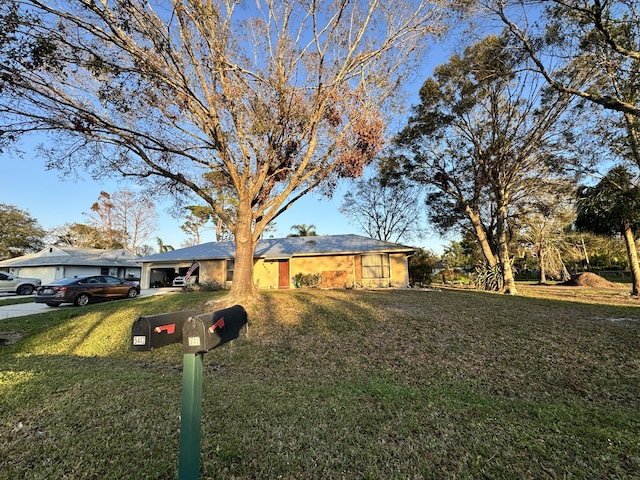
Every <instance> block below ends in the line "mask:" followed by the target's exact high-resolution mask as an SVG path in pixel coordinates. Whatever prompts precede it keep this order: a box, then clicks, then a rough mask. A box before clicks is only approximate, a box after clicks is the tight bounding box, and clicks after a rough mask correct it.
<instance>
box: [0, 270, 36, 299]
mask: <svg viewBox="0 0 640 480" xmlns="http://www.w3.org/2000/svg"><path fill="white" fill-rule="evenodd" d="M41 284H42V282H41V281H40V279H39V278H22V277H16V276H15V275H11V274H10V273H6V272H0V292H5V293H15V294H16V295H31V294H32V293H33V291H34V290H35V289H36V288H38V287H39V286H40V285H41Z"/></svg>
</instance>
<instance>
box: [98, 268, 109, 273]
mask: <svg viewBox="0 0 640 480" xmlns="http://www.w3.org/2000/svg"><path fill="white" fill-rule="evenodd" d="M100 275H109V267H101V268H100Z"/></svg>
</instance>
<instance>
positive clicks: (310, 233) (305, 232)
mask: <svg viewBox="0 0 640 480" xmlns="http://www.w3.org/2000/svg"><path fill="white" fill-rule="evenodd" d="M291 230H296V232H297V233H290V234H289V235H287V237H315V236H317V235H318V234H317V233H316V226H315V225H305V224H304V223H303V224H301V225H293V226H292V227H291Z"/></svg>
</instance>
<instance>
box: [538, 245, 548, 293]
mask: <svg viewBox="0 0 640 480" xmlns="http://www.w3.org/2000/svg"><path fill="white" fill-rule="evenodd" d="M538 252H539V253H538V257H539V260H540V284H541V285H544V284H546V283H547V267H546V265H545V263H546V262H547V259H546V252H545V248H544V247H543V246H542V244H541V245H540V246H539V247H538Z"/></svg>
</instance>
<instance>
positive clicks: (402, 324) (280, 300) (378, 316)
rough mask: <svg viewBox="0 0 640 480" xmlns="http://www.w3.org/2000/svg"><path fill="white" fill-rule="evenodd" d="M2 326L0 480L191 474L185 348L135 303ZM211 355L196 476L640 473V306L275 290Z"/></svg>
mask: <svg viewBox="0 0 640 480" xmlns="http://www.w3.org/2000/svg"><path fill="white" fill-rule="evenodd" d="M211 297H212V295H211V294H207V293H204V294H203V293H191V294H181V295H170V296H164V297H155V298H141V299H136V300H127V301H122V302H110V303H105V304H98V305H92V306H90V307H87V308H85V309H74V308H68V309H59V310H54V311H51V312H47V313H46V314H41V315H33V316H29V317H22V318H16V319H9V320H4V321H2V322H1V323H0V330H2V331H5V332H6V331H14V332H15V331H19V332H21V333H23V334H24V335H25V336H24V338H23V339H22V340H21V341H20V342H19V343H17V344H15V345H12V346H7V347H2V348H1V349H0V451H1V452H2V455H1V456H0V479H60V478H65V479H80V478H96V479H98V478H99V479H147V478H149V479H151V478H153V479H172V478H176V477H177V464H178V450H179V431H178V430H179V425H180V420H179V415H180V399H181V382H182V373H181V368H182V352H181V347H179V346H177V345H176V346H170V347H167V348H164V349H161V350H156V351H153V352H150V353H133V352H130V351H129V337H130V330H131V324H132V323H133V320H134V319H135V317H136V316H137V315H141V314H153V313H160V312H163V311H176V310H181V309H185V308H192V307H195V308H200V309H202V311H203V312H204V311H208V310H209V309H210V308H208V307H207V306H206V305H205V302H206V301H207V300H208V299H210V298H211ZM247 310H248V312H249V319H250V326H249V329H248V333H247V334H243V336H242V337H241V338H240V339H239V340H237V341H235V342H233V343H231V344H228V345H225V346H223V347H221V348H219V349H216V350H214V351H212V352H209V353H208V354H206V355H205V356H204V368H205V370H204V387H203V410H202V415H203V422H202V440H201V452H202V456H201V478H216V479H232V478H233V479H249V478H251V479H263V478H269V479H271V478H297V479H303V478H304V479H338V478H345V479H351V478H358V479H360V478H372V479H383V478H384V479H391V478H394V479H408V478H433V479H440V478H456V479H458V478H463V479H464V478H497V479H502V478H536V479H538V478H577V479H583V478H607V479H630V478H640V415H639V413H638V412H639V407H640V310H639V309H638V308H637V306H635V305H634V306H616V305H604V304H588V303H584V302H577V301H576V302H574V301H567V300H549V299H544V298H530V297H525V296H519V297H508V296H502V295H495V294H483V293H479V292H474V291H463V290H459V291H456V290H451V291H449V290H445V291H440V292H437V291H430V292H421V291H371V292H368V291H318V290H298V291H289V292H269V293H265V294H264V296H263V299H262V301H261V302H260V303H259V304H257V305H252V306H247Z"/></svg>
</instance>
